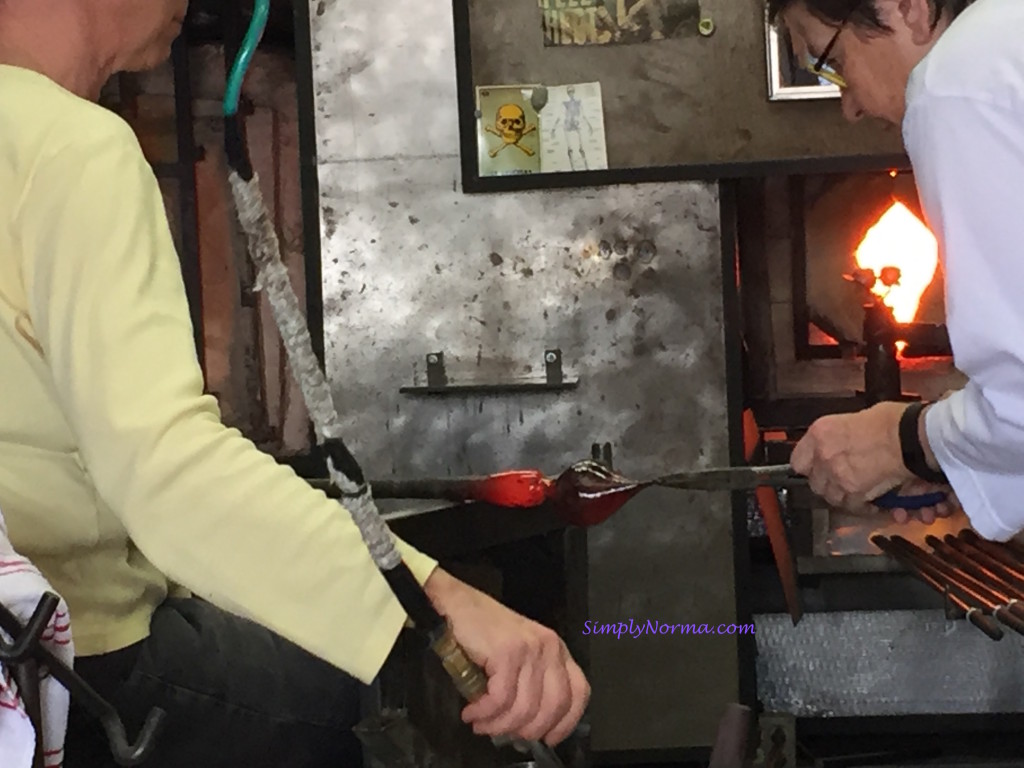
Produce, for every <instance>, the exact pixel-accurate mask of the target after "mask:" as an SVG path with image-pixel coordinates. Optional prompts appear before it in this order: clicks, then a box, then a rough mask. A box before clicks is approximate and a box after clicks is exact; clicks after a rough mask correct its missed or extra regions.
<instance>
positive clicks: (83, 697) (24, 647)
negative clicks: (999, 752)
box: [0, 592, 165, 766]
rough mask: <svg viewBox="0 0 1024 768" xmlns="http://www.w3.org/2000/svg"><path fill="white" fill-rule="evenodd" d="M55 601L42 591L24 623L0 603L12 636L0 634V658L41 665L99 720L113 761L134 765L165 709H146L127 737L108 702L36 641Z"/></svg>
mask: <svg viewBox="0 0 1024 768" xmlns="http://www.w3.org/2000/svg"><path fill="white" fill-rule="evenodd" d="M59 602H60V600H59V598H58V597H57V596H56V595H55V594H53V593H52V592H45V593H43V596H42V597H41V598H40V599H39V602H38V604H37V605H36V609H35V611H34V612H33V613H32V618H31V619H29V622H28V624H27V625H22V623H21V621H20V620H19V619H18V617H17V616H15V615H14V614H13V613H11V611H10V610H8V609H7V608H6V607H5V606H4V605H3V604H0V629H3V630H4V631H5V632H6V633H7V634H8V635H10V636H11V638H12V642H10V643H8V642H6V641H5V640H4V639H3V638H2V637H0V662H2V663H4V664H20V663H24V662H25V661H27V660H29V659H34V660H35V661H37V662H38V663H40V664H42V665H43V666H45V667H46V668H47V669H48V670H49V671H50V674H51V675H53V677H54V678H55V679H56V680H57V681H58V682H59V683H60V684H61V685H63V686H64V687H65V688H67V689H68V692H69V693H70V694H71V696H72V697H73V698H74V699H75V700H76V701H78V703H79V704H81V705H82V706H83V707H84V708H85V710H86V711H87V712H88V713H89V714H90V715H92V716H93V717H95V718H96V719H97V720H99V721H100V724H101V725H102V726H103V730H104V731H106V734H107V740H108V741H109V743H110V751H111V754H112V755H113V757H114V760H116V761H117V764H118V765H126V766H130V765H138V764H139V763H141V762H142V761H143V760H145V759H146V757H147V756H148V755H149V753H150V752H151V751H152V748H153V744H154V742H155V740H156V735H157V732H158V731H159V730H160V726H161V725H162V724H163V718H164V715H165V712H164V711H163V710H162V709H159V708H153V709H152V710H150V712H149V715H148V716H147V717H146V722H145V724H144V725H143V726H142V730H141V731H140V733H139V738H138V740H137V741H136V742H135V743H134V744H132V743H130V742H129V741H128V737H127V735H126V734H125V730H124V724H123V723H122V722H121V718H120V717H118V715H117V710H115V709H114V707H113V706H112V705H111V704H110V702H108V701H106V700H105V699H103V697H101V696H100V695H99V694H98V693H96V691H95V690H93V688H92V687H91V686H90V685H89V684H88V683H87V682H85V680H83V679H82V678H81V677H80V676H79V675H78V674H77V673H76V672H74V671H73V670H72V669H71V668H70V667H68V666H67V665H66V664H64V662H62V661H61V660H60V659H58V658H57V657H56V656H54V655H53V654H52V653H51V652H50V651H49V650H47V649H46V648H45V647H44V646H43V645H42V644H41V643H40V642H39V638H40V637H41V636H42V634H43V632H44V631H45V629H46V627H47V625H48V624H49V623H50V618H51V617H52V616H53V612H54V611H55V610H56V609H57V605H58V604H59Z"/></svg>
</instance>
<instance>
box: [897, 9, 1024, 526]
mask: <svg viewBox="0 0 1024 768" xmlns="http://www.w3.org/2000/svg"><path fill="white" fill-rule="evenodd" d="M903 138H904V142H905V144H906V148H907V152H908V154H909V156H910V159H911V162H912V164H913V168H914V176H915V178H916V180H917V185H918V189H919V191H920V195H921V204H922V207H923V209H924V211H925V214H926V216H927V218H928V224H929V226H930V227H931V229H932V231H933V232H934V233H935V235H936V237H937V238H938V240H939V244H940V255H941V258H942V260H943V265H944V268H945V273H946V322H947V325H948V328H949V336H950V341H951V343H952V347H953V355H954V362H955V363H956V366H957V368H959V369H960V370H961V371H962V372H963V373H965V374H966V375H967V376H968V377H969V378H970V381H969V383H968V384H967V386H966V388H965V389H963V390H961V391H959V392H957V393H956V394H954V395H953V396H951V397H950V398H948V399H946V400H943V401H941V402H939V403H936V404H935V405H933V406H932V407H931V408H930V409H929V410H928V411H927V413H926V416H925V429H926V431H927V434H928V441H929V443H930V444H931V447H932V449H933V451H934V452H935V456H936V458H937V460H938V462H939V464H940V465H941V466H942V469H943V470H944V471H945V473H946V475H947V476H948V477H949V480H950V483H951V484H952V486H953V489H954V490H955V491H956V493H957V496H958V497H959V499H960V502H961V503H962V505H963V508H964V511H965V512H966V513H967V515H968V517H969V518H970V520H971V524H972V525H973V527H974V528H975V529H976V530H977V531H978V533H979V534H981V535H982V536H985V537H986V538H989V539H995V540H1000V541H1003V540H1006V539H1009V538H1010V537H1011V536H1013V535H1014V534H1016V533H1018V532H1019V531H1021V530H1022V529H1024V0H976V2H975V4H974V5H972V6H969V7H968V8H967V10H965V11H964V12H963V13H962V14H961V15H960V16H959V17H958V18H957V20H956V21H954V22H953V24H952V26H951V27H950V28H949V30H947V31H946V32H945V33H944V34H943V35H942V37H941V38H939V41H938V42H937V43H936V45H935V47H934V48H933V49H932V51H931V52H930V53H929V54H928V56H926V57H925V59H924V60H923V61H922V62H921V63H920V64H919V65H918V66H917V67H916V68H915V69H914V72H913V73H912V75H911V78H910V83H909V85H908V88H907V113H906V117H905V119H904V121H903Z"/></svg>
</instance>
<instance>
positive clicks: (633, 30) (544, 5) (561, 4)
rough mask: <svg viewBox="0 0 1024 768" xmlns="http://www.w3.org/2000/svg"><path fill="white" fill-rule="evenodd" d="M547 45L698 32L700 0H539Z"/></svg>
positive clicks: (638, 39)
mask: <svg viewBox="0 0 1024 768" xmlns="http://www.w3.org/2000/svg"><path fill="white" fill-rule="evenodd" d="M537 2H538V4H539V5H540V9H541V13H542V18H543V21H542V26H543V29H544V45H548V46H559V45H610V44H616V43H619V44H622V43H646V42H650V41H652V40H666V39H669V38H674V37H684V36H687V35H696V34H697V25H698V23H699V21H700V2H699V0H537Z"/></svg>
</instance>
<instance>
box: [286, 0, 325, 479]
mask: <svg viewBox="0 0 1024 768" xmlns="http://www.w3.org/2000/svg"><path fill="white" fill-rule="evenodd" d="M292 10H293V18H294V26H295V90H296V95H297V97H298V102H299V103H298V126H299V188H300V192H301V208H302V254H303V269H304V271H305V275H306V280H305V283H306V296H305V300H306V302H305V303H306V325H307V326H308V328H309V335H310V337H311V339H312V346H313V354H315V355H316V358H317V360H318V361H319V363H320V365H321V366H323V365H324V360H325V357H324V298H323V286H322V284H321V281H320V275H321V266H322V265H321V258H322V255H321V249H320V180H319V176H318V169H317V155H316V146H317V144H316V99H315V95H314V93H313V41H312V35H311V24H310V21H311V20H310V16H309V3H308V2H307V0H292ZM309 434H310V440H309V444H310V446H312V447H311V449H310V450H309V451H308V452H307V453H305V454H300V455H296V456H290V457H288V458H286V459H281V460H280V461H281V463H283V464H288V465H289V466H291V467H292V468H293V469H294V470H295V471H296V472H297V473H298V474H299V475H301V476H303V477H323V476H324V475H325V473H326V457H325V456H324V453H323V451H322V450H321V449H320V446H319V445H318V444H317V441H316V438H315V435H314V431H313V425H312V424H310V427H309Z"/></svg>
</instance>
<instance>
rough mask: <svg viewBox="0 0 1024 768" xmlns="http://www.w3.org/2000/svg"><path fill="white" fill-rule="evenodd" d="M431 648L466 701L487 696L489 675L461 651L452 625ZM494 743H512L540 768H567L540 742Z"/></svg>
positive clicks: (500, 739) (497, 742)
mask: <svg viewBox="0 0 1024 768" xmlns="http://www.w3.org/2000/svg"><path fill="white" fill-rule="evenodd" d="M431 649H432V650H433V651H434V653H436V654H437V656H438V658H439V659H441V665H442V666H443V667H444V669H445V671H446V672H447V673H448V676H449V677H450V678H451V679H452V682H453V683H455V688H456V689H457V690H458V692H459V693H460V694H462V696H463V698H465V699H466V700H467V701H470V702H472V701H477V700H478V699H480V698H481V697H482V696H483V695H484V694H485V693H487V675H485V674H484V671H483V670H482V669H480V667H479V665H477V664H476V662H474V661H473V660H472V659H471V658H469V656H468V655H467V654H466V652H465V651H464V650H463V649H462V646H461V645H459V643H458V641H457V640H456V639H455V635H454V634H453V633H452V629H451V627H450V626H449V627H448V628H447V629H446V630H445V633H444V634H443V635H442V636H441V637H440V638H439V639H438V640H436V641H434V643H433V645H431ZM492 741H493V742H494V745H495V746H496V747H502V746H505V745H507V744H511V745H512V746H513V747H515V748H516V749H517V750H518V751H520V752H523V753H525V754H529V755H532V756H533V758H534V760H535V761H536V762H537V765H538V766H540V767H541V768H565V764H564V763H563V762H562V759H561V758H560V757H559V756H558V754H557V753H556V752H555V750H554V749H552V748H551V747H549V746H548V745H547V744H543V743H541V742H539V741H523V740H521V739H508V738H505V737H495V738H493V739H492Z"/></svg>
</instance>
